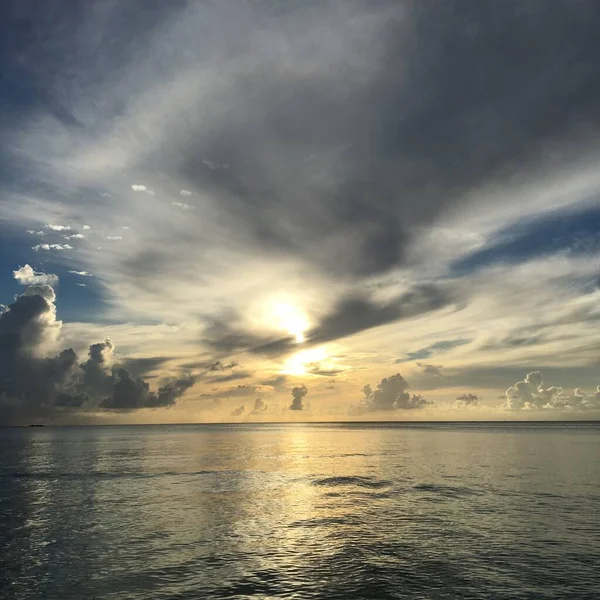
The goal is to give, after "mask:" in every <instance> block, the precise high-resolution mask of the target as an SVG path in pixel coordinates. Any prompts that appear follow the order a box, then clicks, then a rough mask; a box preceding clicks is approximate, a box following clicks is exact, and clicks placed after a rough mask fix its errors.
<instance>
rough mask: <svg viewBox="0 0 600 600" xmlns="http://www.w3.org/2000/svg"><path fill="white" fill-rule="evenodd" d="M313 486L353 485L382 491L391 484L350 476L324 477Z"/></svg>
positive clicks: (369, 478)
mask: <svg viewBox="0 0 600 600" xmlns="http://www.w3.org/2000/svg"><path fill="white" fill-rule="evenodd" d="M313 485H317V486H325V487H334V486H338V485H341V486H344V485H351V486H357V487H363V488H370V489H381V488H385V487H388V486H389V485H391V484H390V482H389V481H385V480H382V479H375V478H373V477H360V476H358V475H353V476H352V475H350V476H346V477H323V478H321V479H316V480H315V481H313Z"/></svg>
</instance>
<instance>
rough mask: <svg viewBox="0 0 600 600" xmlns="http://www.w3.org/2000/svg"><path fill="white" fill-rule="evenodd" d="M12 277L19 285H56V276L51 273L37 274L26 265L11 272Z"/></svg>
mask: <svg viewBox="0 0 600 600" xmlns="http://www.w3.org/2000/svg"><path fill="white" fill-rule="evenodd" d="M13 277H14V278H15V279H16V280H17V281H18V282H19V283H20V284H21V285H51V286H52V285H56V284H57V283H58V276H57V275H52V274H51V273H49V274H46V273H38V272H36V271H34V270H33V268H32V267H30V266H29V265H28V264H26V265H24V266H22V267H19V268H18V269H17V270H16V271H13Z"/></svg>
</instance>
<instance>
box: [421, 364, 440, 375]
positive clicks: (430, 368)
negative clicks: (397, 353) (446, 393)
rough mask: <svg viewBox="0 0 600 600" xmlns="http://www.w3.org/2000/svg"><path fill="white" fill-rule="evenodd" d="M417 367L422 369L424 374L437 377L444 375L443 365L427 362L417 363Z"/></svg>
mask: <svg viewBox="0 0 600 600" xmlns="http://www.w3.org/2000/svg"><path fill="white" fill-rule="evenodd" d="M417 367H419V369H420V370H421V373H423V375H434V376H436V377H443V375H442V371H441V370H442V365H430V364H427V363H421V362H418V363H417Z"/></svg>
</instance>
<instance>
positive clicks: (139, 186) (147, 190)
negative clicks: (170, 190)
mask: <svg viewBox="0 0 600 600" xmlns="http://www.w3.org/2000/svg"><path fill="white" fill-rule="evenodd" d="M131 189H132V190H133V191H134V192H143V193H145V194H149V195H150V196H154V190H153V189H152V188H150V187H148V186H146V185H143V184H139V183H134V184H133V185H132V186H131Z"/></svg>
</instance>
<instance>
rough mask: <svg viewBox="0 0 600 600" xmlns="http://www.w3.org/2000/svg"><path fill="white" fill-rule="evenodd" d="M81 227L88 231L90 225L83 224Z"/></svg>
mask: <svg viewBox="0 0 600 600" xmlns="http://www.w3.org/2000/svg"><path fill="white" fill-rule="evenodd" d="M81 229H83V230H84V231H88V230H90V229H91V227H90V226H89V225H84V226H83V227H82V228H81Z"/></svg>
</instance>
